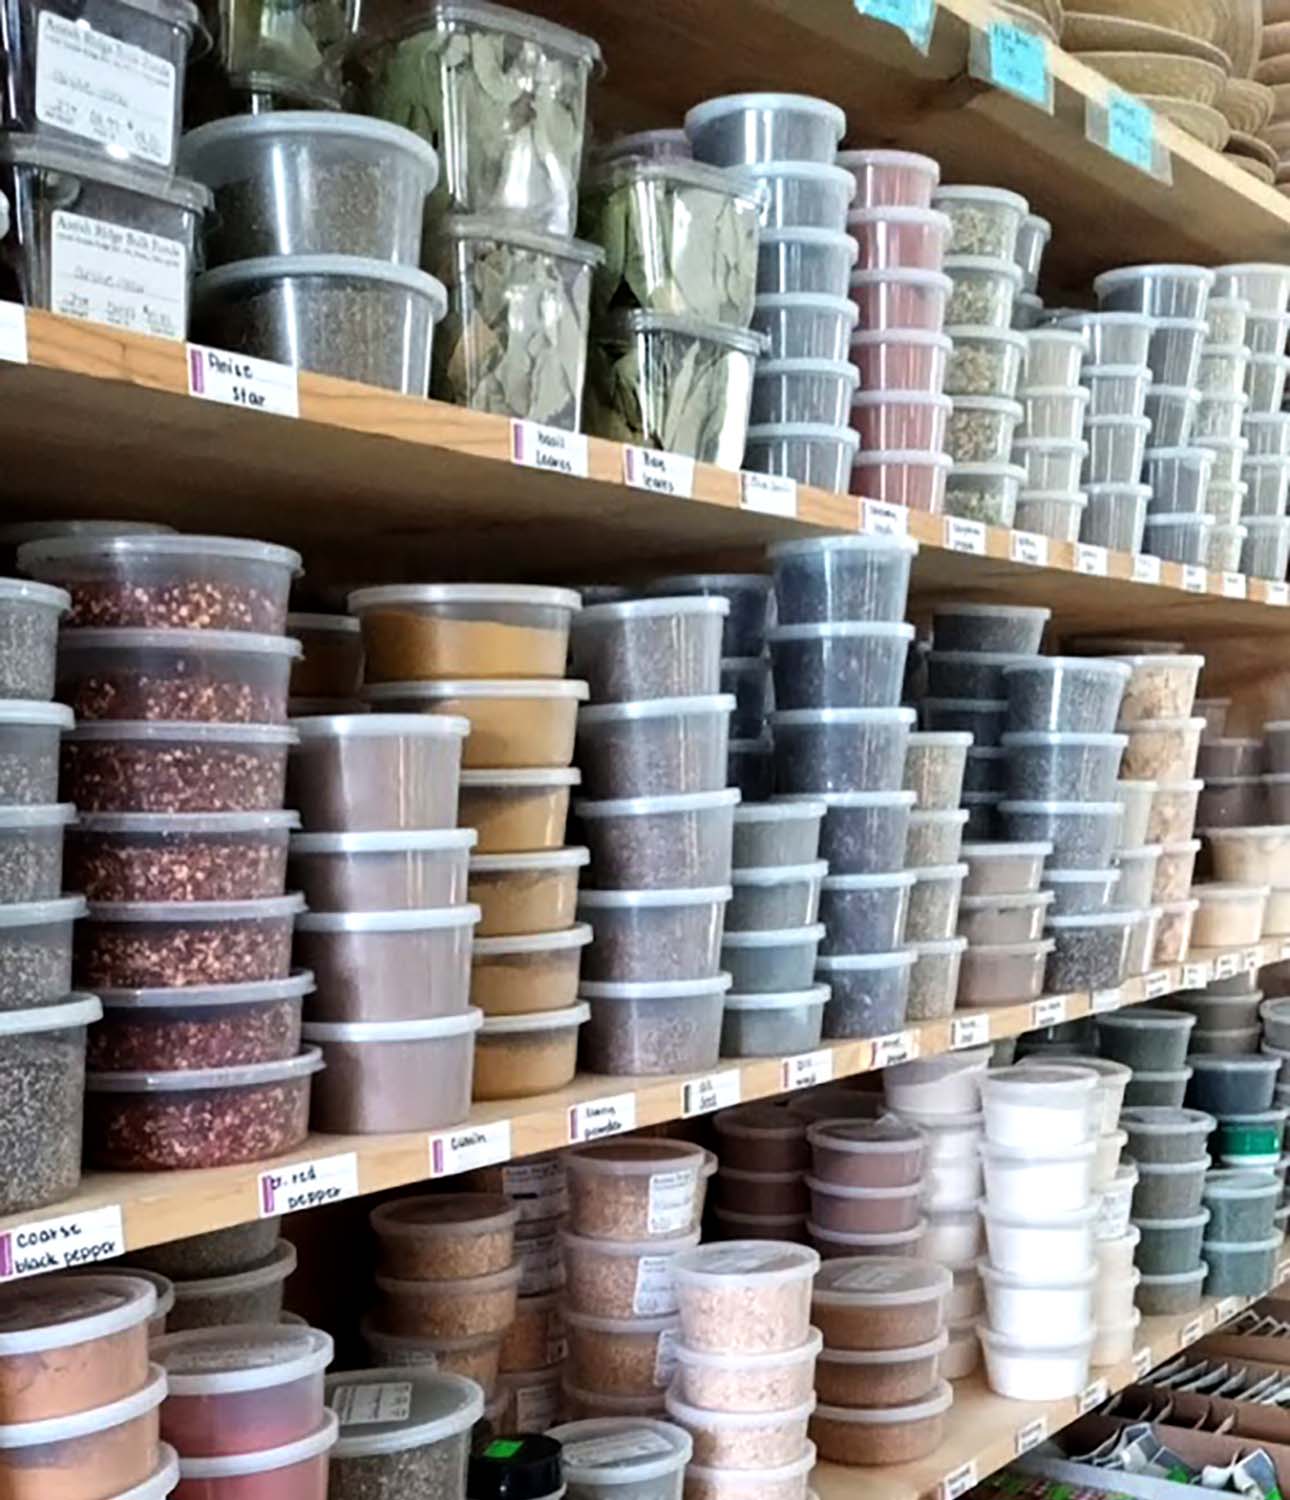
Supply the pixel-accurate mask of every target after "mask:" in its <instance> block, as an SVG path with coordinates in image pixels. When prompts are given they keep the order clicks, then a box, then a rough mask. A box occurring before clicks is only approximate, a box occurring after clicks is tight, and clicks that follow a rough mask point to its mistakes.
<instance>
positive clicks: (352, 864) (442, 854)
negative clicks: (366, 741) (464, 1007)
mask: <svg viewBox="0 0 1290 1500" xmlns="http://www.w3.org/2000/svg"><path fill="white" fill-rule="evenodd" d="M474 842H475V835H474V830H473V829H431V830H427V831H425V832H419V831H403V830H400V831H396V832H393V833H306V834H298V835H296V836H295V837H294V838H293V840H292V844H291V873H292V877H293V880H294V881H295V882H296V883H298V884H299V886H300V888H301V890H302V892H303V893H304V895H305V898H306V902H307V904H308V906H309V909H310V911H311V913H313V914H327V913H361V912H377V911H384V912H387V913H392V912H394V911H409V910H412V909H416V908H425V907H436V906H453V905H457V904H459V903H460V902H462V901H463V900H465V897H466V891H467V870H468V864H469V855H470V850H471V848H472V847H473V845H474ZM580 852H585V851H580ZM575 881H576V876H575ZM571 905H572V903H570V906H571ZM535 930H536V929H535Z"/></svg>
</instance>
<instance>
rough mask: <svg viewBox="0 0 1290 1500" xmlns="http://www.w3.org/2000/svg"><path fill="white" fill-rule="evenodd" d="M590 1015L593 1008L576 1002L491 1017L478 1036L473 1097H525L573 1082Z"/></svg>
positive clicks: (487, 1019)
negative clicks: (583, 1028)
mask: <svg viewBox="0 0 1290 1500" xmlns="http://www.w3.org/2000/svg"><path fill="white" fill-rule="evenodd" d="M571 988H572V986H571ZM590 1014H591V1010H590V1007H589V1006H587V1005H585V1004H573V1005H570V1006H567V1007H565V1008H564V1009H560V1010H554V1009H548V1010H544V1011H541V1012H537V1013H533V1014H528V1013H525V1014H507V1015H486V1016H485V1017H484V1023H483V1025H482V1026H481V1027H480V1030H479V1035H478V1037H477V1038H476V1040H475V1074H474V1083H473V1085H472V1097H473V1098H474V1099H477V1100H491V1099H526V1098H529V1097H531V1096H532V1095H534V1094H549V1093H553V1092H554V1091H555V1090H556V1089H561V1088H563V1087H564V1086H565V1085H566V1084H568V1083H571V1082H572V1081H573V1075H574V1073H575V1072H576V1071H577V1063H578V1028H579V1027H580V1026H582V1025H584V1024H585V1023H586V1021H587V1019H588V1017H589V1016H590Z"/></svg>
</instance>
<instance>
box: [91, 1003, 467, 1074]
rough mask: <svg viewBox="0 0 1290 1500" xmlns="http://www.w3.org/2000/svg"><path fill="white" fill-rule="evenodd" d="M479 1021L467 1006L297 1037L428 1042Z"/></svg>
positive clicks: (319, 1025) (315, 1027)
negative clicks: (456, 1011)
mask: <svg viewBox="0 0 1290 1500" xmlns="http://www.w3.org/2000/svg"><path fill="white" fill-rule="evenodd" d="M483 1021H484V1013H483V1011H481V1010H478V1009H476V1008H475V1007H474V1006H470V1007H469V1008H468V1009H467V1010H466V1011H465V1012H464V1013H463V1014H462V1015H459V1016H430V1017H423V1018H421V1019H418V1020H415V1021H306V1022H305V1024H304V1026H303V1027H302V1028H301V1032H300V1034H301V1036H303V1037H304V1039H305V1040H306V1041H307V1042H430V1041H443V1040H446V1039H447V1038H449V1037H454V1036H461V1035H462V1034H463V1033H464V1032H473V1031H478V1030H479V1028H480V1027H481V1026H482V1025H483ZM313 1050H314V1051H315V1052H317V1049H316V1048H315V1049H313ZM261 1066H263V1065H261ZM98 1076H100V1077H101V1076H104V1075H101V1074H100V1075H98ZM107 1076H111V1075H107ZM176 1076H177V1077H181V1078H182V1077H184V1076H186V1075H184V1074H178V1075H176Z"/></svg>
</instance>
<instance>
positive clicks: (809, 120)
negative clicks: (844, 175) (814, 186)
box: [685, 93, 846, 167]
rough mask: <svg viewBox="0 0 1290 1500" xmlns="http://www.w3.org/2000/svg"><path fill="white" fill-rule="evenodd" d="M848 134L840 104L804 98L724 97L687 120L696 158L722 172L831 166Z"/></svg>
mask: <svg viewBox="0 0 1290 1500" xmlns="http://www.w3.org/2000/svg"><path fill="white" fill-rule="evenodd" d="M845 129H846V119H845V117H844V115H843V113H842V111H841V110H840V109H839V108H838V107H837V106H836V105H835V104H829V103H828V102H827V101H825V100H823V99H814V98H811V97H809V96H808V95H805V94H778V93H746V94H724V95H722V96H720V97H719V98H715V99H708V100H705V101H704V102H703V103H702V104H697V105H695V106H694V108H693V109H691V110H690V111H689V112H688V113H687V114H686V117H685V133H686V135H687V136H689V138H690V144H691V146H692V147H693V149H694V154H695V157H696V158H697V159H698V160H699V161H707V162H712V163H713V164H714V165H715V166H719V167H739V166H753V165H757V164H759V163H762V162H773V161H818V162H826V163H827V162H832V160H833V158H834V154H835V152H836V151H837V146H838V142H839V141H840V140H841V139H842V135H843V132H844V131H845Z"/></svg>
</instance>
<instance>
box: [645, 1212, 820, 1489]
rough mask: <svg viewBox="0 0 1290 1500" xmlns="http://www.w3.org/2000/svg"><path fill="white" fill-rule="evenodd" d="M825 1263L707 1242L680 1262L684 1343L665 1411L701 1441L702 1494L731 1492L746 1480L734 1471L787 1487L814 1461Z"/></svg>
mask: <svg viewBox="0 0 1290 1500" xmlns="http://www.w3.org/2000/svg"><path fill="white" fill-rule="evenodd" d="M819 1264H820V1258H819V1256H818V1255H817V1254H816V1253H815V1251H814V1250H811V1249H809V1248H807V1247H806V1246H805V1245H792V1244H784V1243H780V1242H776V1241H773V1240H731V1241H729V1242H728V1243H724V1244H718V1245H701V1246H696V1247H695V1248H693V1249H689V1250H682V1251H681V1252H680V1254H679V1255H677V1256H676V1257H675V1258H674V1259H673V1260H672V1262H671V1269H672V1280H673V1283H674V1285H675V1289H676V1301H677V1308H678V1312H679V1317H680V1341H679V1343H678V1344H677V1346H676V1349H675V1353H674V1360H675V1367H676V1377H675V1379H674V1381H673V1382H672V1386H671V1389H670V1390H669V1391H668V1393H667V1397H666V1408H667V1414H668V1417H669V1418H670V1419H671V1420H672V1421H673V1422H675V1423H676V1424H677V1426H678V1427H681V1428H684V1429H685V1431H686V1432H688V1433H689V1434H690V1436H691V1438H692V1439H693V1440H694V1453H693V1459H692V1462H691V1465H690V1468H689V1470H688V1480H689V1482H690V1483H691V1484H693V1485H694V1486H695V1487H696V1488H700V1487H701V1488H702V1489H703V1490H704V1491H705V1492H706V1493H722V1492H727V1493H728V1492H729V1490H730V1489H731V1488H732V1487H734V1486H735V1485H737V1484H738V1483H739V1482H740V1481H739V1479H737V1478H736V1477H735V1476H733V1475H732V1474H731V1473H729V1472H728V1471H731V1470H734V1471H738V1472H739V1474H741V1475H744V1474H747V1473H748V1471H750V1470H755V1471H756V1479H755V1484H756V1485H757V1486H765V1485H769V1486H771V1487H772V1488H773V1489H781V1488H783V1486H785V1485H786V1484H788V1483H789V1482H790V1481H792V1480H794V1479H797V1478H799V1477H800V1478H803V1479H804V1476H805V1474H806V1473H807V1471H808V1470H809V1468H810V1466H811V1464H813V1463H814V1460H815V1449H814V1447H813V1446H812V1444H811V1443H810V1441H809V1440H808V1438H807V1428H808V1424H809V1423H810V1421H811V1414H812V1412H813V1411H814V1410H815V1404H816V1403H815V1392H814V1389H813V1387H814V1382H815V1360H816V1356H817V1354H818V1353H819V1350H820V1342H821V1340H820V1335H819V1333H818V1332H817V1331H816V1330H815V1329H814V1328H812V1327H811V1283H812V1280H813V1278H814V1276H815V1273H816V1271H817V1270H818V1269H819ZM784 1492H785V1493H788V1492H789V1491H788V1490H784Z"/></svg>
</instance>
